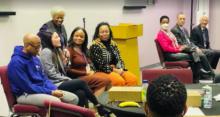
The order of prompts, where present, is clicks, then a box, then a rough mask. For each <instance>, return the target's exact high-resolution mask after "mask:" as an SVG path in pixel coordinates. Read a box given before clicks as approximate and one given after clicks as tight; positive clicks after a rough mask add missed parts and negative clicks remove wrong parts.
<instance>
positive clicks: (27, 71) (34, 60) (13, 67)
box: [8, 34, 79, 106]
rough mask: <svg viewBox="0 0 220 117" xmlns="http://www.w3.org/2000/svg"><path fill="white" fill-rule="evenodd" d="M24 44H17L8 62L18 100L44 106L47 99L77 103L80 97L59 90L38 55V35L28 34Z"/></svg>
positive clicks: (13, 90) (13, 88)
mask: <svg viewBox="0 0 220 117" xmlns="http://www.w3.org/2000/svg"><path fill="white" fill-rule="evenodd" d="M23 43H24V46H16V47H15V49H14V53H13V55H12V57H11V61H10V63H9V64H8V76H9V82H10V85H11V88H12V92H13V94H14V95H15V96H16V98H17V102H18V103H21V104H30V105H36V106H44V101H45V100H51V101H60V100H61V101H63V102H67V103H72V104H77V103H78V100H79V99H78V97H77V96H76V95H75V94H73V93H69V92H67V91H63V90H58V88H57V86H55V85H54V84H53V83H52V82H51V81H49V80H48V78H47V76H46V75H45V74H44V73H43V69H42V66H41V63H40V60H39V58H38V57H36V56H37V55H38V52H39V50H40V48H41V41H40V38H39V37H38V36H37V35H34V34H26V35H25V36H24V38H23Z"/></svg>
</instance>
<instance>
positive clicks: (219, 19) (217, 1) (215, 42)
mask: <svg viewBox="0 0 220 117" xmlns="http://www.w3.org/2000/svg"><path fill="white" fill-rule="evenodd" d="M219 5H220V0H210V12H209V14H210V19H209V26H210V27H209V36H210V42H211V47H212V48H214V49H219V50H220V30H219V26H220V13H219V12H220V7H219Z"/></svg>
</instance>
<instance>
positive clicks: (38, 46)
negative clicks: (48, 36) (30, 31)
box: [29, 43, 41, 50]
mask: <svg viewBox="0 0 220 117" xmlns="http://www.w3.org/2000/svg"><path fill="white" fill-rule="evenodd" d="M29 45H30V46H32V47H33V48H34V49H35V50H38V49H40V48H41V45H36V46H35V45H34V44H32V43H29Z"/></svg>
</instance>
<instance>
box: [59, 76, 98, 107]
mask: <svg viewBox="0 0 220 117" xmlns="http://www.w3.org/2000/svg"><path fill="white" fill-rule="evenodd" d="M58 89H60V90H64V91H69V92H72V93H74V94H76V95H77V96H78V97H79V104H78V105H79V106H84V105H85V104H86V102H87V99H88V100H90V101H91V102H92V103H93V104H94V105H97V104H98V100H97V99H96V97H95V96H94V95H93V93H92V92H91V90H90V89H89V87H88V85H87V84H86V82H84V81H82V80H80V79H73V80H69V81H64V82H63V83H62V84H61V85H60V86H59V87H58Z"/></svg>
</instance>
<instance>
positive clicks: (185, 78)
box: [142, 69, 193, 84]
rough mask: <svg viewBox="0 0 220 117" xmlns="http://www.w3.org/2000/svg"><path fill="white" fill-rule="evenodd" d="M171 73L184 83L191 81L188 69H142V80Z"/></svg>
mask: <svg viewBox="0 0 220 117" xmlns="http://www.w3.org/2000/svg"><path fill="white" fill-rule="evenodd" d="M167 74H171V75H173V76H175V77H176V78H177V79H178V80H179V81H181V82H182V83H184V84H191V83H193V74H192V71H191V70H190V69H144V70H142V80H148V81H149V82H150V81H152V80H153V79H155V78H158V77H159V76H161V75H167Z"/></svg>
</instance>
